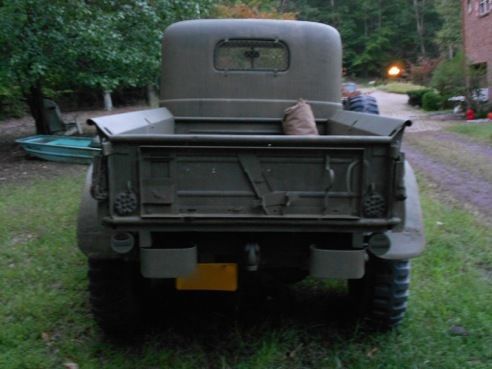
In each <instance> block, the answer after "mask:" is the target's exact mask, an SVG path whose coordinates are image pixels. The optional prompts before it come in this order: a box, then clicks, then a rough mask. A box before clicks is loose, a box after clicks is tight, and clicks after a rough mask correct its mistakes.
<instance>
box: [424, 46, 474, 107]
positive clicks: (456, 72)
mask: <svg viewBox="0 0 492 369" xmlns="http://www.w3.org/2000/svg"><path fill="white" fill-rule="evenodd" d="M464 63H465V60H464V56H463V54H462V53H458V54H457V55H456V56H455V57H454V58H453V59H451V60H444V61H442V62H441V63H439V65H438V66H437V68H436V69H435V70H434V74H433V75H432V80H431V86H432V87H434V88H435V89H436V90H437V91H439V93H440V94H441V95H442V96H443V97H444V98H445V99H446V100H447V99H448V98H450V97H452V96H461V95H465V94H466V77H465V70H464V68H463V66H464Z"/></svg>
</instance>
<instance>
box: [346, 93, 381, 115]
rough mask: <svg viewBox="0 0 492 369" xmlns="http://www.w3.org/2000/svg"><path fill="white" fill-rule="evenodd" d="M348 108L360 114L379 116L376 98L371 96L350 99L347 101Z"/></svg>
mask: <svg viewBox="0 0 492 369" xmlns="http://www.w3.org/2000/svg"><path fill="white" fill-rule="evenodd" d="M347 108H348V110H350V111H356V112H359V113H369V114H376V115H379V107H378V102H377V101H376V99H375V98H374V97H372V96H369V95H359V96H354V97H349V98H348V100H347Z"/></svg>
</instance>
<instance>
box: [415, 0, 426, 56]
mask: <svg viewBox="0 0 492 369" xmlns="http://www.w3.org/2000/svg"><path fill="white" fill-rule="evenodd" d="M424 7H425V0H421V1H420V3H419V0H413V10H414V11H415V21H416V25H417V36H418V39H419V46H420V54H421V56H424V57H425V56H426V54H427V53H426V50H425V42H424V32H425V29H424V13H423V8H424Z"/></svg>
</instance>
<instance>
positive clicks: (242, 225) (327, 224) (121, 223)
mask: <svg viewBox="0 0 492 369" xmlns="http://www.w3.org/2000/svg"><path fill="white" fill-rule="evenodd" d="M400 222H401V219H400V218H397V217H394V218H389V219H358V218H355V219H342V220H339V219H333V218H328V217H321V218H318V219H306V218H299V217H285V216H283V217H275V216H262V217H256V218H241V217H234V216H231V217H228V218H218V217H217V218H215V217H214V218H212V217H208V218H206V217H189V216H186V217H173V218H167V219H142V218H140V217H105V218H103V223H104V224H105V225H106V226H109V227H111V228H113V229H117V230H121V231H142V230H148V231H153V232H183V231H193V232H296V233H303V232H309V233H310V232H378V231H381V232H383V231H386V230H388V229H391V228H393V227H395V226H397V225H398V224H400Z"/></svg>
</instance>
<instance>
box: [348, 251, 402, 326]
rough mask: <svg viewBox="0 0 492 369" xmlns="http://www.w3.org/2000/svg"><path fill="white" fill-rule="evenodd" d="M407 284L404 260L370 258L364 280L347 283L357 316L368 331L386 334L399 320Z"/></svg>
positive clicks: (400, 319)
mask: <svg viewBox="0 0 492 369" xmlns="http://www.w3.org/2000/svg"><path fill="white" fill-rule="evenodd" d="M409 282H410V262H409V261H408V260H384V259H380V258H377V257H375V256H373V255H371V256H370V258H369V261H368V263H367V267H366V274H365V276H364V277H363V278H362V279H353V280H350V281H349V291H350V295H351V297H352V299H353V301H354V303H355V306H356V309H357V312H358V313H359V315H360V316H361V317H362V318H364V319H365V321H366V322H367V323H368V325H369V326H370V327H371V328H373V329H377V330H389V329H392V328H394V327H396V326H397V325H399V324H400V323H401V321H402V320H403V317H404V315H405V311H406V309H407V300H408V288H409Z"/></svg>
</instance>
